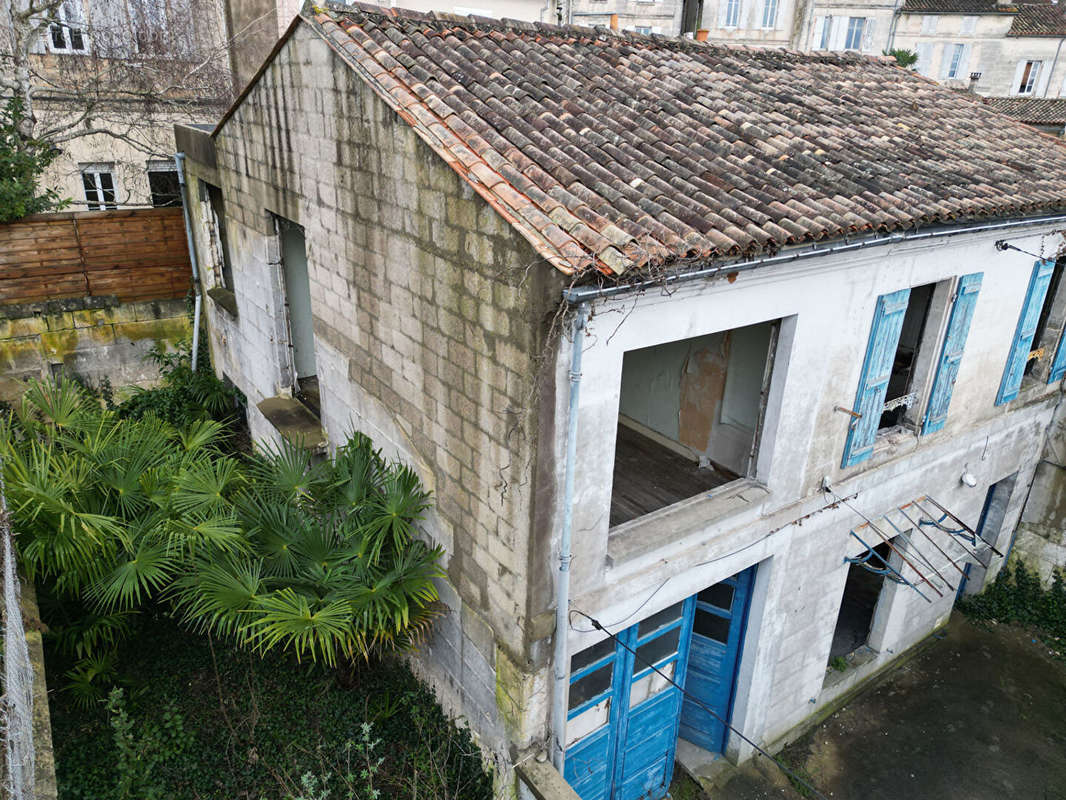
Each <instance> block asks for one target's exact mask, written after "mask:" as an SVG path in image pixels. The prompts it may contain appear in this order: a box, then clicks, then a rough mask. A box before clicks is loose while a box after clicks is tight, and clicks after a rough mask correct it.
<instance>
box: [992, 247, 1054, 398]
mask: <svg viewBox="0 0 1066 800" xmlns="http://www.w3.org/2000/svg"><path fill="white" fill-rule="evenodd" d="M1054 270H1055V262H1054V261H1050V260H1041V261H1037V262H1036V263H1035V264H1034V265H1033V272H1032V274H1031V275H1030V277H1029V287H1028V288H1027V289H1026V292H1025V300H1024V301H1023V302H1022V311H1021V314H1019V316H1018V325H1017V327H1016V328H1015V330H1014V339H1013V341H1012V342H1011V346H1010V353H1009V354H1008V355H1007V363H1006V366H1004V368H1003V378H1002V379H1001V380H1000V383H999V393H998V394H997V395H996V405H997V406H1001V405H1003V404H1004V403H1009V402H1010V401H1011V400H1013V399H1014V398H1015V397H1017V396H1018V392H1019V390H1020V389H1021V387H1022V378H1023V377H1024V376H1025V365H1026V364H1027V363H1029V354H1030V350H1031V349H1032V346H1033V337H1034V336H1036V330H1037V327H1038V326H1039V324H1040V311H1041V309H1042V308H1043V306H1044V298H1045V297H1046V296H1047V290H1048V285H1049V284H1050V283H1051V275H1052V273H1053V272H1054ZM1056 360H1057V357H1056Z"/></svg>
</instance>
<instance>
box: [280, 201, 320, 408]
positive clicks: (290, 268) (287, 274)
mask: <svg viewBox="0 0 1066 800" xmlns="http://www.w3.org/2000/svg"><path fill="white" fill-rule="evenodd" d="M274 223H275V226H276V229H277V232H278V243H279V245H280V250H281V269H282V272H283V274H284V279H285V308H286V311H287V317H288V327H289V348H290V352H291V354H292V376H293V387H292V389H293V395H294V396H295V397H296V399H297V400H299V401H300V402H301V403H303V404H304V405H305V406H307V408H308V409H310V410H311V411H312V412H313V413H314V415H315V416H316V417H317V416H321V403H320V400H319V391H318V368H317V366H316V365H315V331H314V326H313V322H312V316H311V282H310V277H309V275H308V272H307V243H306V239H305V237H304V229H303V227H302V226H300V225H297V224H296V223H295V222H291V221H289V220H287V219H285V218H283V217H278V216H275V217H274Z"/></svg>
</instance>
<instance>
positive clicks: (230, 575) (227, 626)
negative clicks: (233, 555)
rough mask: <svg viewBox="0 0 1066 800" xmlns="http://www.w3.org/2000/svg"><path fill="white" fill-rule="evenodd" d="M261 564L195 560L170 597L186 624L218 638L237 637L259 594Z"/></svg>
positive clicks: (240, 561) (255, 562)
mask: <svg viewBox="0 0 1066 800" xmlns="http://www.w3.org/2000/svg"><path fill="white" fill-rule="evenodd" d="M262 583H263V581H262V574H261V566H260V564H259V563H258V562H257V561H255V560H252V559H234V560H226V561H219V562H212V561H208V560H206V559H203V558H200V559H197V561H196V562H195V565H194V567H193V569H192V571H191V572H189V574H187V575H184V576H182V577H181V578H178V579H177V580H176V581H175V582H174V584H173V586H172V588H171V590H170V594H171V597H172V599H173V600H174V604H175V606H176V607H177V608H178V610H179V611H181V613H182V619H183V620H184V621H185V623H186V624H188V625H191V626H193V627H194V628H196V629H198V630H201V631H208V632H211V633H214V634H217V635H220V636H226V637H231V636H236V635H237V633H238V631H239V630H240V628H241V626H243V625H244V624H245V623H246V622H247V619H246V616H245V614H246V612H247V611H248V610H249V609H250V608H251V606H252V603H253V602H254V601H255V599H256V598H257V597H258V596H259V594H260V592H261V590H262Z"/></svg>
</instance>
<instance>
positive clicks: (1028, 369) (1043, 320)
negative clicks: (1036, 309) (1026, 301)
mask: <svg viewBox="0 0 1066 800" xmlns="http://www.w3.org/2000/svg"><path fill="white" fill-rule="evenodd" d="M1064 266H1066V260H1064V259H1058V260H1057V261H1056V262H1055V269H1054V271H1053V272H1052V273H1051V281H1050V282H1049V283H1048V287H1047V294H1046V295H1044V304H1043V305H1042V306H1041V307H1040V318H1039V320H1038V321H1037V323H1036V333H1035V334H1034V335H1033V345H1032V347H1033V349H1032V350H1031V351H1030V353H1029V358H1028V360H1027V361H1026V362H1025V374H1026V375H1032V374H1033V373H1034V372H1036V371H1037V365H1039V364H1047V365H1050V364H1051V359H1053V358H1054V357H1055V354H1054V352H1052V351H1053V350H1054V348H1053V347H1052V343H1051V342H1048V341H1045V335H1046V334H1047V329H1048V320H1049V319H1050V318H1051V310H1052V307H1053V306H1054V305H1055V298H1056V297H1057V296H1058V293H1059V285H1060V284H1061V283H1062V271H1063V267H1064ZM1041 349H1042V350H1043V351H1044V352H1043V353H1041V352H1040V350H1041Z"/></svg>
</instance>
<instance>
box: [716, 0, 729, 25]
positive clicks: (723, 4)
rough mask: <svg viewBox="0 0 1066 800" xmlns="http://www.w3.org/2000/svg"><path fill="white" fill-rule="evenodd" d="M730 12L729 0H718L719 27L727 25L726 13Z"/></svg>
mask: <svg viewBox="0 0 1066 800" xmlns="http://www.w3.org/2000/svg"><path fill="white" fill-rule="evenodd" d="M728 12H729V0H718V27H719V28H724V27H725V18H726V14H727V13H728Z"/></svg>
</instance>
